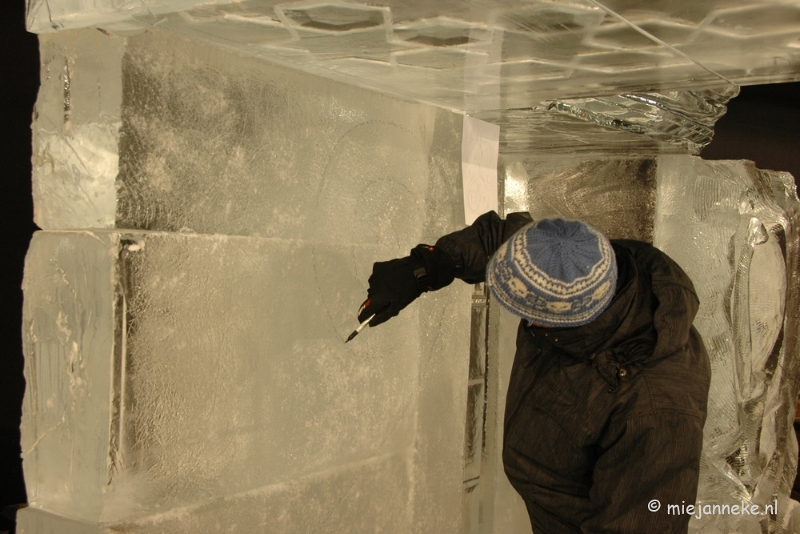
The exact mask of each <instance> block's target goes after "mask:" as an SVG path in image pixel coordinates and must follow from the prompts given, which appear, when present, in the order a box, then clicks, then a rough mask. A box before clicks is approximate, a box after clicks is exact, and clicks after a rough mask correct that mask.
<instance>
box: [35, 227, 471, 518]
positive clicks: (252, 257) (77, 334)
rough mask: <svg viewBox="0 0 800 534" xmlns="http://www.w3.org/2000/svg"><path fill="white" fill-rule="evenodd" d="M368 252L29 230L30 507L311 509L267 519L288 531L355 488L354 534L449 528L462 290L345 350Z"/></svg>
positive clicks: (453, 507) (456, 477)
mask: <svg viewBox="0 0 800 534" xmlns="http://www.w3.org/2000/svg"><path fill="white" fill-rule="evenodd" d="M379 249H380V247H379V246H375V245H364V244H359V243H350V244H347V245H345V244H333V243H313V242H305V241H297V240H291V239H261V238H244V237H227V236H198V235H180V234H165V233H121V232H116V231H83V232H61V233H47V232H44V233H42V232H40V233H38V234H36V236H35V237H34V240H33V242H32V244H31V250H30V252H29V255H28V258H27V261H26V275H25V291H26V301H25V302H26V303H25V316H24V317H25V318H24V332H25V349H26V355H27V358H26V361H27V367H26V379H27V381H28V389H27V392H26V398H25V407H24V414H25V415H24V418H23V445H22V446H23V454H24V460H25V461H24V467H25V475H26V482H27V488H28V495H29V501H30V505H31V507H32V508H33V509H34V510H35V509H40V510H47V511H48V512H51V513H54V514H57V515H58V516H61V517H65V518H69V519H71V520H75V521H79V522H82V523H85V524H87V525H97V524H99V525H106V526H108V525H116V524H128V523H131V522H132V523H131V525H135V524H140V523H141V524H142V525H148V524H150V523H152V522H157V523H159V524H161V523H162V522H164V523H165V525H169V521H170V520H169V519H168V516H169V514H170V513H171V514H172V516H171V517H173V520H174V519H175V518H174V515H175V513H178V512H176V510H184V511H185V513H186V514H188V515H189V516H190V517H193V518H194V519H193V520H197V521H201V520H202V518H203V517H204V516H203V513H205V512H203V510H207V509H208V510H212V509H213V510H217V511H222V512H224V513H231V514H233V513H237V510H240V509H241V507H242V506H245V505H246V504H247V503H248V502H261V501H263V502H265V503H266V504H267V505H268V507H274V508H276V509H280V508H281V507H282V506H284V504H280V503H282V502H284V501H285V506H288V507H289V508H290V509H291V508H292V507H297V506H299V504H298V503H299V501H298V499H310V500H311V501H312V502H316V503H317V504H316V506H318V507H319V513H318V514H317V515H316V516H315V515H314V514H299V512H298V513H295V512H292V513H291V514H290V517H289V518H284V519H282V521H284V522H285V528H286V529H287V531H291V529H295V530H294V531H297V529H298V528H300V529H302V527H301V525H303V524H308V525H313V524H316V523H315V521H320V520H321V518H322V517H328V516H331V517H333V516H335V515H336V514H338V513H341V512H340V511H338V507H339V506H340V499H341V498H343V497H342V495H340V491H339V489H337V488H341V487H352V488H353V491H352V492H351V493H350V494H347V496H346V499H349V500H350V501H352V502H350V504H349V506H352V507H353V508H354V509H359V508H364V507H366V508H365V509H368V510H370V513H371V514H372V515H367V516H365V517H363V518H362V521H363V523H364V525H363V526H364V529H363V530H362V531H366V530H373V529H379V528H384V527H380V525H384V526H385V525H386V524H387V521H388V522H389V523H391V524H393V525H395V526H393V527H392V528H399V527H397V525H403V524H405V525H407V527H408V528H401V530H404V531H408V529H409V528H411V527H410V525H411V524H412V523H414V524H417V528H421V529H423V531H431V532H432V531H437V529H436V528H433V527H434V526H436V525H437V524H438V525H440V526H442V527H443V528H444V530H452V529H453V528H458V525H459V523H460V520H461V518H460V513H459V512H460V509H459V506H458V503H459V502H460V498H461V497H460V495H461V480H462V471H463V467H462V463H461V460H460V458H461V448H462V443H463V433H464V430H463V428H464V414H465V412H466V408H465V406H466V393H467V389H466V387H458V386H459V385H461V384H465V383H466V380H467V360H466V357H465V356H467V355H468V351H467V350H466V348H467V346H468V345H467V339H468V335H467V330H466V329H467V328H468V319H467V317H468V315H467V313H466V312H467V308H466V307H459V306H455V305H453V304H454V303H457V302H458V301H459V298H461V299H463V298H464V296H465V295H464V290H467V289H468V288H466V287H463V288H461V291H459V289H455V290H454V291H452V292H448V293H442V294H437V295H432V296H431V298H427V297H426V298H425V299H422V300H427V301H431V302H422V303H420V307H423V309H426V311H428V312H429V314H428V315H425V316H420V314H419V313H418V312H419V308H420V307H412V308H409V310H407V311H405V312H403V313H402V314H401V315H400V316H399V317H398V318H396V319H394V320H393V321H391V322H390V323H388V324H387V325H385V326H384V327H382V328H381V330H380V331H370V332H365V333H362V335H361V336H360V337H359V338H358V343H355V342H353V343H349V344H347V345H345V344H344V343H343V340H344V336H345V335H346V333H347V332H349V330H350V329H352V323H353V317H352V315H353V313H354V312H353V310H356V309H357V308H358V305H359V304H360V299H361V296H360V295H361V294H362V291H363V288H362V280H363V279H364V278H365V277H366V275H367V274H368V272H369V269H370V266H371V262H372V260H373V259H374V258H375V257H376V255H377V253H378V251H379ZM462 302H463V301H462ZM431 308H435V309H436V310H438V311H436V312H433V310H432V309H431ZM433 332H436V333H437V335H436V342H435V343H427V342H425V341H424V338H425V337H426V336H428V335H430V334H432V333H433ZM432 375H433V376H432ZM434 423H435V424H434ZM450 427H453V428H450ZM459 429H460V430H459ZM445 430H447V431H445ZM440 433H441V435H440ZM434 475H435V476H434ZM375 478H380V479H381V480H382V483H380V484H378V485H375ZM416 499H420V501H421V502H416ZM448 499H449V500H451V501H452V503H450V506H448ZM253 500H255V501H253ZM198 506H199V507H200V508H198ZM187 507H189V508H191V510H190V511H186V510H189V508H187ZM192 507H193V508H192ZM225 510H227V512H225ZM168 511H172V512H169V513H167V512H168ZM164 513H167V516H164V517H163V518H162V516H159V514H164ZM180 513H184V512H180ZM215 513H216V512H215ZM348 513H349V512H348ZM292 514H294V515H292ZM278 515H279V516H280V514H278ZM306 516H307V517H306ZM267 517H269V515H268V514H267V515H264V514H262V513H259V514H255V515H253V517H252V518H249V519H247V520H245V519H241V520H240V521H238V522H237V524H238V525H240V526H241V527H242V528H245V527H246V526H247V525H250V524H251V523H249V521H253V523H252V525H254V526H257V525H259V524H260V523H258V522H259V521H261V522H262V523H263V522H265V521H267ZM145 518H149V519H145ZM39 520H40V521H42V519H41V518H40V519H39ZM342 520H344V519H342ZM137 521H138V522H139V523H137ZM142 522H143V523H142ZM179 523H180V525H181V526H180V528H181V529H183V530H180V531H181V532H187V531H189V530H186V529H187V528H189V527H188V525H190V524H191V521H190V522H179ZM278 524H280V521H278ZM109 528H110V527H109ZM126 528H127V527H126ZM141 528H143V529H144V530H143V531H148V532H152V531H158V532H162V531H163V532H172V531H173V530H170V528H172V527H168V526H163V530H152V529H149V530H148V528H149V527H148V528H145V527H144V526H143V527H141ZM159 528H162V527H159ZM175 528H177V527H175ZM429 529H430V530H429ZM34 531H36V530H34Z"/></svg>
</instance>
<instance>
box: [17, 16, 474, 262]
mask: <svg viewBox="0 0 800 534" xmlns="http://www.w3.org/2000/svg"><path fill="white" fill-rule="evenodd" d="M41 48H42V60H43V62H42V88H41V90H40V94H39V100H38V102H37V104H36V110H37V117H36V119H35V121H34V175H33V178H34V204H35V208H36V216H35V220H36V222H37V224H38V225H39V226H40V227H42V228H44V229H59V228H97V227H124V228H141V229H148V230H167V231H195V232H200V233H220V234H227V235H260V236H265V237H287V238H289V237H291V238H299V237H301V236H303V237H304V238H306V239H309V238H311V239H329V238H331V236H333V239H339V237H337V236H350V235H351V234H352V233H354V232H355V233H360V232H364V231H367V232H368V234H369V235H370V236H371V239H382V240H384V241H385V240H386V239H387V238H389V237H391V236H394V235H398V236H399V235H405V234H406V231H407V230H410V225H414V224H416V223H418V222H421V221H422V217H421V214H422V213H423V212H422V211H421V210H423V208H424V206H423V204H421V203H420V202H419V199H420V198H422V197H425V196H427V197H429V198H431V199H436V198H437V195H438V190H437V189H436V188H437V187H440V185H438V184H446V185H447V186H448V187H450V186H453V185H454V184H455V185H457V184H458V182H459V181H460V177H459V172H460V158H461V154H460V136H461V116H460V115H458V114H455V113H452V112H449V111H446V110H441V109H437V108H434V107H432V106H427V105H423V104H416V103H412V102H407V101H402V100H399V99H396V98H393V97H391V96H386V95H380V94H377V93H375V92H372V91H367V90H362V89H357V88H353V87H348V86H346V85H344V84H341V83H337V82H331V81H327V80H320V79H318V78H314V77H312V76H310V75H307V74H303V73H301V72H296V71H291V70H288V69H285V68H283V67H278V66H274V65H270V64H265V63H262V62H258V61H256V60H255V59H252V58H249V57H246V56H243V55H242V54H240V53H237V52H231V51H228V50H222V49H219V48H214V47H212V46H209V45H204V44H202V43H198V42H196V41H191V40H188V39H185V38H183V37H177V36H174V35H170V34H164V33H158V32H147V33H144V34H140V35H137V36H134V37H117V36H113V35H106V34H104V33H101V32H99V31H96V30H82V31H78V32H61V33H58V34H55V35H48V36H43V37H42V47H41ZM78 88H87V90H81V91H78V92H76V91H77V89H78ZM65 102H69V110H68V111H65V105H66V104H65ZM428 176H430V178H431V181H430V182H426V180H427V177H428ZM426 184H427V185H426ZM426 187H429V188H430V190H426V189H425V188H426ZM434 201H435V200H434ZM365 202H374V203H375V205H382V206H383V209H382V210H380V211H375V212H368V211H365V210H363V209H360V206H361V204H363V203H365ZM343 210H344V211H347V212H348V213H350V216H351V218H344V217H339V216H332V214H341V213H342V211H343ZM367 213H369V220H370V222H371V226H370V228H368V229H367V228H366V227H364V226H361V225H358V224H355V225H354V224H352V223H353V221H354V220H356V219H358V218H364V217H365V216H366V215H367ZM401 213H405V214H413V216H410V217H407V218H405V219H404V218H403V217H400V216H399V214H401ZM353 217H354V218H355V219H353ZM322 221H326V222H325V223H324V224H322V223H321V222H322ZM415 228H416V230H415V231H419V229H418V228H417V227H415ZM440 228H442V231H444V230H446V228H444V227H440ZM390 229H391V231H390ZM323 230H324V232H325V234H324V236H323V234H321V233H320V232H321V231H323ZM395 244H396V240H395ZM413 244H414V243H411V245H413ZM404 246H405V245H404Z"/></svg>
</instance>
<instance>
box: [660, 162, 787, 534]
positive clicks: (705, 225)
mask: <svg viewBox="0 0 800 534" xmlns="http://www.w3.org/2000/svg"><path fill="white" fill-rule="evenodd" d="M798 208H800V203H798V199H797V192H796V189H795V185H794V180H793V179H792V177H791V176H790V175H788V174H787V173H779V172H772V171H759V170H757V169H756V168H755V167H754V165H753V164H752V162H748V161H732V162H716V161H715V162H710V161H703V160H700V159H697V158H690V157H677V156H676V157H663V158H660V159H659V161H658V195H657V203H656V219H655V236H654V243H655V245H656V246H658V247H660V248H661V249H662V250H664V251H665V252H667V253H668V254H669V255H670V256H672V257H673V258H674V259H675V261H677V262H678V263H679V264H680V265H681V267H683V268H684V270H685V271H686V272H687V274H688V275H689V276H690V277H691V278H692V281H693V282H694V285H695V288H696V289H697V292H698V296H699V297H700V310H699V312H698V315H697V318H696V319H695V326H696V327H697V329H698V331H699V332H700V333H701V335H702V336H703V339H704V341H705V345H706V348H707V349H708V353H709V358H710V360H711V369H712V377H711V390H710V392H709V402H708V419H707V421H706V425H705V429H704V443H703V459H702V465H701V473H700V487H699V490H698V497H697V498H698V501H699V502H703V503H708V504H715V503H716V504H729V505H730V504H740V503H741V502H744V503H745V504H755V505H758V506H759V507H760V508H759V509H760V511H761V513H760V514H756V515H736V514H727V515H726V514H719V515H711V516H707V517H702V518H696V519H693V520H692V523H691V525H690V528H691V531H692V532H717V531H722V532H727V531H737V532H761V531H762V529H763V531H765V532H781V531H783V530H782V527H784V526H786V525H788V524H789V523H790V522H791V521H795V524H796V521H797V513H798V512H797V509H796V508H795V507H796V503H792V501H790V499H789V492H790V490H791V487H792V484H793V482H794V478H795V474H796V472H797V443H796V439H795V436H794V432H793V431H792V421H793V420H794V414H795V410H796V399H797V393H798V378H800V374H798V371H799V369H798V357H800V351H799V350H798V343H797V334H798V325H799V324H800V323H798V317H799V316H800V312H798V309H799V308H800V307H799V301H798V299H799V298H800V293H798V279H797V266H798V264H797V258H798V244H799V243H798V223H800V218H799V217H798V213H799V212H798ZM775 502H777V510H774V512H775V513H773V514H765V513H764V510H765V508H764V507H765V506H766V505H773V509H774V503H775ZM714 529H718V530H714ZM786 531H787V532H794V530H791V529H789V530H786Z"/></svg>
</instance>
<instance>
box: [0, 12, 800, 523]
mask: <svg viewBox="0 0 800 534" xmlns="http://www.w3.org/2000/svg"><path fill="white" fill-rule="evenodd" d="M24 4H25V2H23V0H12V1H11V2H9V5H7V6H6V8H5V9H4V12H3V16H2V17H0V24H2V31H0V39H2V54H0V61H2V67H0V73H2V75H3V80H2V82H0V91H2V93H1V94H0V113H2V118H1V119H0V125H2V138H1V139H2V167H0V173H1V174H2V175H3V178H2V187H3V189H2V195H0V201H2V211H0V218H1V219H2V225H1V226H2V241H1V242H0V253H1V254H2V262H0V265H1V267H2V272H1V273H0V280H1V281H2V284H1V285H2V293H0V305H2V310H3V312H4V313H3V316H2V320H0V325H1V326H0V335H2V337H0V510H2V509H4V508H6V515H7V516H8V515H10V516H13V513H12V511H11V509H9V508H7V507H9V506H12V505H15V504H20V503H24V502H25V501H26V497H25V486H24V483H23V480H22V464H21V461H20V446H19V439H20V436H19V422H20V413H21V405H22V396H23V393H24V389H25V383H24V380H23V378H22V367H23V358H22V338H21V317H22V311H21V310H22V290H21V288H20V286H21V282H22V268H23V262H24V258H25V252H26V250H27V248H28V243H29V242H30V238H31V234H32V233H33V232H34V231H35V229H36V227H35V226H34V224H33V201H32V198H31V178H30V177H31V163H30V159H31V130H30V125H31V114H32V110H33V104H34V101H35V99H36V92H37V90H38V86H39V52H38V42H37V39H36V36H34V35H32V34H29V33H27V32H26V31H25V14H24V9H25V6H24ZM798 76H799V77H800V74H799V75H798ZM702 156H703V157H704V158H706V159H750V160H753V161H755V162H756V164H757V166H758V167H759V168H761V169H771V170H781V171H788V172H790V173H792V175H793V176H795V180H797V178H798V177H800V83H797V82H795V83H789V84H772V85H761V86H751V87H743V88H742V92H741V94H740V96H739V97H737V98H736V99H734V100H733V101H731V103H730V105H729V106H728V113H727V114H726V115H725V117H723V118H722V119H721V120H720V121H719V122H718V123H717V126H716V133H715V135H714V141H713V142H712V143H711V144H710V145H709V146H708V147H706V149H705V150H704V151H703V153H702ZM12 525H13V522H12V521H11V520H10V518H7V517H2V516H0V534H2V532H4V531H6V530H8V529H10V528H13V527H12Z"/></svg>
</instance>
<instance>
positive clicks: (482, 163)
mask: <svg viewBox="0 0 800 534" xmlns="http://www.w3.org/2000/svg"><path fill="white" fill-rule="evenodd" d="M499 150H500V126H497V125H495V124H490V123H488V122H484V121H482V120H478V119H473V118H472V117H467V116H464V130H463V134H462V138H461V174H462V176H463V180H464V219H465V221H466V223H467V224H472V223H473V221H474V220H475V219H476V218H478V216H479V215H481V214H483V213H486V212H487V211H491V210H494V211H497V154H498V151H499Z"/></svg>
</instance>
